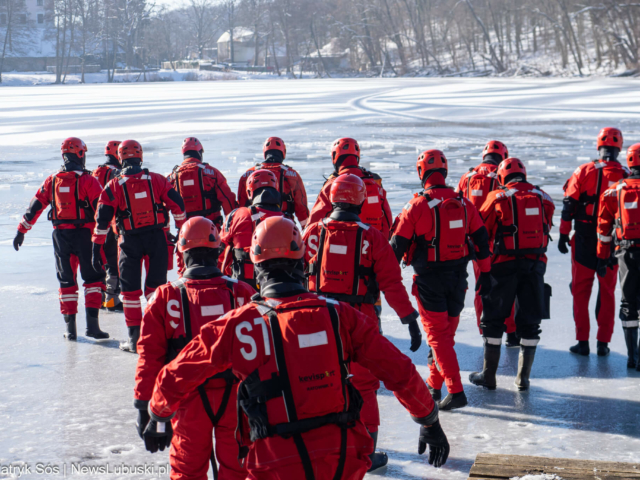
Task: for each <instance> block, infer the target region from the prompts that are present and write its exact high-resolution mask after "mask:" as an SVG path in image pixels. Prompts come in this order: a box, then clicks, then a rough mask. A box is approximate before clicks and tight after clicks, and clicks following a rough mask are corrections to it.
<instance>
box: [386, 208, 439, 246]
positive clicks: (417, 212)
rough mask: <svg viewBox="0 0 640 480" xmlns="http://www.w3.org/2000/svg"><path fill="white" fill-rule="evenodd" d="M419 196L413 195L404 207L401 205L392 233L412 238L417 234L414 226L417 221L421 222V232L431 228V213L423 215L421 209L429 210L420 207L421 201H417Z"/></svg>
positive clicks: (408, 238)
mask: <svg viewBox="0 0 640 480" xmlns="http://www.w3.org/2000/svg"><path fill="white" fill-rule="evenodd" d="M420 198H421V197H414V198H413V199H411V200H410V201H409V203H407V204H406V205H405V206H404V207H402V211H401V212H400V214H399V215H398V218H397V219H396V222H397V224H396V228H395V230H394V235H398V236H400V237H403V238H406V239H407V240H412V239H413V236H414V235H415V234H417V232H416V226H417V225H418V223H420V224H421V227H424V228H422V229H421V231H422V232H428V231H430V230H431V223H432V221H433V220H432V218H431V215H430V214H429V215H423V210H429V209H428V208H426V209H424V208H422V205H421V203H422V202H419V200H420Z"/></svg>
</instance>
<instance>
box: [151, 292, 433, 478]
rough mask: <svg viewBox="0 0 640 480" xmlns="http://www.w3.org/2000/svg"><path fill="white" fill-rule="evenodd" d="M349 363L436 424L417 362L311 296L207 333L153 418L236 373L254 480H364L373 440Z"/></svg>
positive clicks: (253, 308)
mask: <svg viewBox="0 0 640 480" xmlns="http://www.w3.org/2000/svg"><path fill="white" fill-rule="evenodd" d="M350 360H353V361H357V362H358V363H360V364H361V365H363V366H364V367H365V368H368V369H369V370H371V372H373V374H374V375H375V376H376V377H378V378H380V379H381V380H382V381H383V382H384V383H385V386H386V388H387V389H389V390H391V391H393V392H394V393H395V395H396V397H397V398H398V399H399V400H400V402H401V403H402V405H403V406H404V407H405V408H406V409H407V410H408V411H409V412H410V413H411V415H413V416H414V417H425V416H429V417H430V418H431V417H433V418H431V419H433V420H435V418H436V416H437V409H436V407H435V404H434V402H433V399H432V398H431V396H430V395H429V391H428V389H427V387H426V385H425V384H424V382H423V381H422V379H421V378H420V376H419V374H418V372H417V371H416V368H415V366H414V365H413V364H412V363H411V360H409V358H408V357H406V356H405V355H403V354H402V353H400V351H398V349H397V348H396V347H395V346H394V345H393V344H392V343H391V342H389V341H388V340H387V339H385V338H384V337H383V336H382V335H380V334H379V332H378V328H377V326H376V325H374V324H373V323H372V322H371V321H370V320H369V319H368V318H367V317H366V316H365V315H363V314H362V313H360V312H358V311H357V310H355V309H353V308H351V307H350V306H348V305H347V304H345V303H341V302H335V301H334V300H330V301H326V300H324V299H322V298H320V297H318V296H317V295H314V294H310V293H302V294H298V295H294V296H292V297H285V298H280V299H266V301H265V302H260V304H256V303H251V304H250V305H246V306H244V307H242V308H239V309H237V310H235V311H233V312H230V313H229V314H227V315H226V316H225V317H223V318H222V319H220V320H217V321H215V322H211V323H208V324H207V325H205V326H204V327H203V328H202V330H201V331H200V335H199V336H198V337H196V338H195V339H194V340H193V341H192V342H191V343H190V344H189V345H187V346H186V347H185V348H184V349H183V350H182V352H181V353H180V355H179V356H178V358H177V359H176V360H174V361H173V362H171V363H170V364H169V365H167V366H166V367H164V369H163V370H162V371H161V372H160V374H159V375H158V379H157V381H156V386H155V388H154V391H153V397H152V400H151V402H150V405H149V411H150V413H151V414H152V415H154V416H156V417H161V418H167V417H169V416H170V415H171V414H172V413H173V412H174V411H176V410H177V409H178V407H179V405H180V404H181V401H182V399H183V398H185V397H186V396H187V395H188V394H189V392H191V391H192V390H193V389H194V388H195V387H196V386H197V385H200V384H201V383H202V382H203V381H204V380H205V379H206V378H209V377H211V376H212V375H215V374H217V373H219V372H222V371H224V370H225V369H227V368H231V369H232V371H233V374H234V375H235V376H237V377H238V378H240V379H241V380H242V383H241V385H240V387H239V390H238V398H239V407H240V408H241V409H242V425H241V429H240V431H239V435H238V436H239V439H240V440H241V441H242V442H245V441H246V439H247V436H249V435H250V437H251V443H250V444H249V446H248V447H249V448H248V449H243V454H245V453H246V454H247V456H246V466H247V470H248V472H249V474H248V476H247V480H257V479H260V480H265V479H266V480H271V479H278V480H280V479H282V480H284V479H288V480H290V479H296V480H297V479H305V478H307V479H308V478H309V476H308V475H305V470H306V471H309V470H311V471H312V472H314V473H315V478H317V479H330V478H334V475H335V474H336V470H337V469H338V468H342V472H343V473H342V475H339V477H338V478H341V479H342V480H352V479H353V480H356V479H357V480H360V479H362V478H363V477H364V475H365V473H366V471H367V469H368V468H369V466H370V464H371V461H370V460H369V457H368V455H369V454H370V453H371V452H372V450H373V440H372V439H371V437H370V436H369V434H368V433H367V431H366V429H365V426H364V424H363V423H362V422H361V421H360V420H357V419H356V418H355V417H354V413H355V412H356V411H357V406H358V403H359V400H358V395H357V390H355V389H354V388H352V387H351V386H350V382H349V379H348V375H349V371H348V365H349V361H350ZM260 399H261V400H260ZM247 415H249V416H250V419H251V425H252V428H251V429H249V428H247V427H248V424H247V421H246V416H247ZM305 423H306V425H304V424H305ZM267 425H268V427H267ZM258 427H262V428H258ZM305 427H307V428H305ZM247 430H249V432H248V431H247ZM303 455H304V457H306V458H308V460H305V461H303V460H302V458H303Z"/></svg>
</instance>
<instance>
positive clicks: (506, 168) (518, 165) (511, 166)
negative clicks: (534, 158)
mask: <svg viewBox="0 0 640 480" xmlns="http://www.w3.org/2000/svg"><path fill="white" fill-rule="evenodd" d="M514 173H521V174H523V175H524V176H525V178H526V176H527V169H526V168H524V163H522V161H521V160H520V159H518V158H507V159H506V160H505V161H504V162H502V163H501V164H500V166H499V167H498V172H497V175H498V181H499V182H500V185H506V182H505V181H506V179H507V177H508V176H509V175H513V174H514Z"/></svg>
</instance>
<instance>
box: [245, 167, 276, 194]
mask: <svg viewBox="0 0 640 480" xmlns="http://www.w3.org/2000/svg"><path fill="white" fill-rule="evenodd" d="M263 187H271V188H275V189H276V190H277V189H278V179H277V178H276V176H275V175H274V173H273V172H272V171H270V170H256V171H255V172H253V173H252V174H251V175H249V178H248V179H247V198H248V199H249V200H253V194H254V193H256V190H258V189H259V188H263Z"/></svg>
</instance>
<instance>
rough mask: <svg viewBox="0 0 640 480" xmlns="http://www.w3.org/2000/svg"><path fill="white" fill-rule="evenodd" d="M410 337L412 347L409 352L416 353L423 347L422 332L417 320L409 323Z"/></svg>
mask: <svg viewBox="0 0 640 480" xmlns="http://www.w3.org/2000/svg"><path fill="white" fill-rule="evenodd" d="M409 335H411V347H409V350H411V351H412V352H416V351H418V349H419V348H420V345H422V332H421V331H420V325H419V324H418V321H417V320H414V321H412V322H411V323H409Z"/></svg>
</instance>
